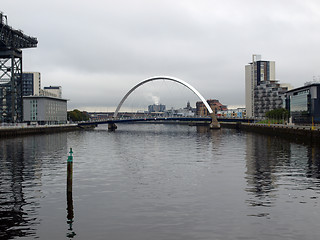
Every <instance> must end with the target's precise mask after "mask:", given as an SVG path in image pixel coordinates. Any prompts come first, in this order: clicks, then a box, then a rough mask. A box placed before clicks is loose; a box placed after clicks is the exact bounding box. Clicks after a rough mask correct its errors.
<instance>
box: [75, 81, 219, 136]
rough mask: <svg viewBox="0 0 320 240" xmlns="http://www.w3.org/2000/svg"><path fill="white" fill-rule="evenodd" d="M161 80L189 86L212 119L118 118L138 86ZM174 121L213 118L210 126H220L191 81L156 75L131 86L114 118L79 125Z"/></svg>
mask: <svg viewBox="0 0 320 240" xmlns="http://www.w3.org/2000/svg"><path fill="white" fill-rule="evenodd" d="M159 80H165V81H171V82H176V83H178V84H181V85H183V86H185V87H186V88H188V89H189V90H191V91H192V92H193V93H194V94H196V95H197V96H198V97H199V99H200V100H201V101H202V102H203V104H204V105H205V106H206V108H207V110H208V112H209V113H210V115H211V119H210V118H194V119H191V118H190V117H187V118H182V117H178V118H156V119H154V118H137V119H134V118H132V119H119V118H118V113H119V110H120V108H121V106H122V105H123V103H124V102H125V101H126V99H127V98H128V96H129V95H130V94H131V93H132V92H133V91H134V90H136V89H137V88H138V87H140V86H142V85H144V84H146V83H148V82H152V81H159ZM156 120H158V121H160V120H161V121H172V120H177V121H208V120H211V123H210V127H211V128H213V129H219V128H220V124H219V122H218V120H217V117H216V116H215V114H214V112H213V111H212V109H211V107H210V106H209V104H208V103H207V101H206V100H205V98H204V97H203V96H202V95H201V94H200V93H199V92H198V91H197V90H196V89H195V88H194V87H193V86H191V85H190V84H189V83H187V82H185V81H183V80H181V79H178V78H174V77H168V76H156V77H151V78H147V79H145V80H143V81H141V82H139V83H138V84H136V85H135V86H134V87H133V88H131V89H130V90H129V91H128V92H127V94H126V95H124V97H123V98H122V99H121V101H120V103H119V105H118V106H117V109H116V111H115V112H114V115H113V118H112V119H108V120H105V121H96V122H86V123H79V125H89V124H108V128H109V129H110V130H115V129H116V128H117V126H116V123H120V122H123V123H125V122H135V121H156Z"/></svg>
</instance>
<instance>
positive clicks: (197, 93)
mask: <svg viewBox="0 0 320 240" xmlns="http://www.w3.org/2000/svg"><path fill="white" fill-rule="evenodd" d="M156 80H168V81H172V82H177V83H179V84H181V85H183V86H185V87H187V88H189V89H190V90H191V91H192V92H194V93H195V94H196V95H197V96H198V97H199V98H200V100H201V101H202V102H203V104H204V105H205V106H206V108H207V109H208V112H209V113H210V114H212V113H213V111H212V109H211V107H210V106H209V104H208V103H207V101H206V100H205V99H204V97H203V96H202V95H201V94H200V93H199V92H198V91H197V90H196V89H195V88H194V87H192V86H191V85H190V84H189V83H186V82H185V81H183V80H181V79H178V78H174V77H168V76H156V77H151V78H148V79H145V80H143V81H141V82H140V83H138V84H137V85H135V86H134V87H133V88H131V89H130V90H129V92H127V94H126V95H125V96H124V97H123V98H122V100H121V101H120V103H119V105H118V107H117V109H116V111H115V112H114V114H113V117H114V118H116V117H117V115H118V112H119V110H120V108H121V106H122V104H123V103H124V101H125V100H126V99H127V98H128V96H129V95H130V94H131V93H132V92H133V91H134V90H136V89H137V88H138V87H140V86H141V85H143V84H145V83H147V82H151V81H156Z"/></svg>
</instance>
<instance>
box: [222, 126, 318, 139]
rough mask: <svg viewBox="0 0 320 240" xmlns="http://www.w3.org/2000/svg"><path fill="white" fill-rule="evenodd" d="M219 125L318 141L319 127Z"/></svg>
mask: <svg viewBox="0 0 320 240" xmlns="http://www.w3.org/2000/svg"><path fill="white" fill-rule="evenodd" d="M220 124H221V127H224V128H235V129H239V130H244V131H250V132H256V133H261V134H268V135H273V136H279V137H284V138H288V139H291V140H297V141H307V142H317V143H320V128H318V127H317V128H314V129H312V127H311V126H296V125H282V124H270V125H268V124H255V123H240V122H238V123H228V122H221V123H220Z"/></svg>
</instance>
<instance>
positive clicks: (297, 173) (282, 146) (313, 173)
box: [246, 134, 320, 217]
mask: <svg viewBox="0 0 320 240" xmlns="http://www.w3.org/2000/svg"><path fill="white" fill-rule="evenodd" d="M246 148H247V149H246V167H247V171H246V180H247V183H248V186H247V188H246V191H247V192H249V199H248V200H247V203H248V204H249V205H250V206H252V207H264V208H260V209H263V212H258V213H257V214H256V215H253V216H258V217H264V216H267V217H268V215H269V211H268V210H267V209H266V208H265V207H273V206H274V205H275V204H276V202H277V201H278V199H279V198H280V197H279V194H280V193H279V191H281V193H282V194H283V192H285V193H287V196H286V198H287V199H286V201H287V202H289V201H291V200H290V198H297V196H295V193H296V192H295V191H296V190H298V191H299V190H306V189H312V190H319V189H320V188H319V187H320V186H319V185H318V183H319V181H318V180H317V179H319V173H320V168H319V163H320V155H319V154H320V151H319V146H316V145H306V146H303V145H299V144H296V143H292V142H289V141H287V140H284V139H281V138H280V139H279V138H275V137H270V136H262V135H257V134H247V136H246ZM310 177H311V178H315V179H312V180H311V181H308V179H307V178H310ZM316 198H318V196H316V197H315V196H312V197H311V199H316ZM316 204H318V203H317V202H316Z"/></svg>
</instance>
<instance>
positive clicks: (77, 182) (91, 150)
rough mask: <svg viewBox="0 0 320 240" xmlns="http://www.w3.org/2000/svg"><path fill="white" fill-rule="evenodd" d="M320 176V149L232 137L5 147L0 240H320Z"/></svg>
mask: <svg viewBox="0 0 320 240" xmlns="http://www.w3.org/2000/svg"><path fill="white" fill-rule="evenodd" d="M70 147H72V148H73V152H74V163H73V168H74V171H73V173H74V175H73V195H72V196H71V195H69V198H68V199H67V194H66V178H67V163H66V162H67V157H68V152H69V148H70ZM319 167H320V150H319V146H311V145H302V144H297V143H294V142H289V141H287V140H284V139H278V138H274V137H270V136H264V135H257V134H252V133H246V132H237V131H235V130H229V129H222V130H218V131H207V130H206V129H205V128H196V127H189V126H182V125H143V124H141V125H140V124H137V125H120V126H119V128H118V130H117V131H116V132H108V131H107V129H106V126H103V127H99V128H97V129H95V130H93V131H83V132H70V133H60V134H51V135H38V136H28V137H21V138H10V139H1V140H0V171H1V172H0V184H1V185H0V239H69V238H70V239H71V238H72V237H73V238H74V239H110V240H113V239H137V240H138V239H139V240H144V239H148V240H151V239H152V240H154V239H156V240H157V239H168V240H170V239H183V240H188V239H197V240H198V239H199V240H201V239H203V240H204V239H268V240H269V239H319V238H320V228H319V225H320V199H319V197H320V179H319V177H320V175H319V174H320V170H319ZM67 218H69V220H68V219H67Z"/></svg>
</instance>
